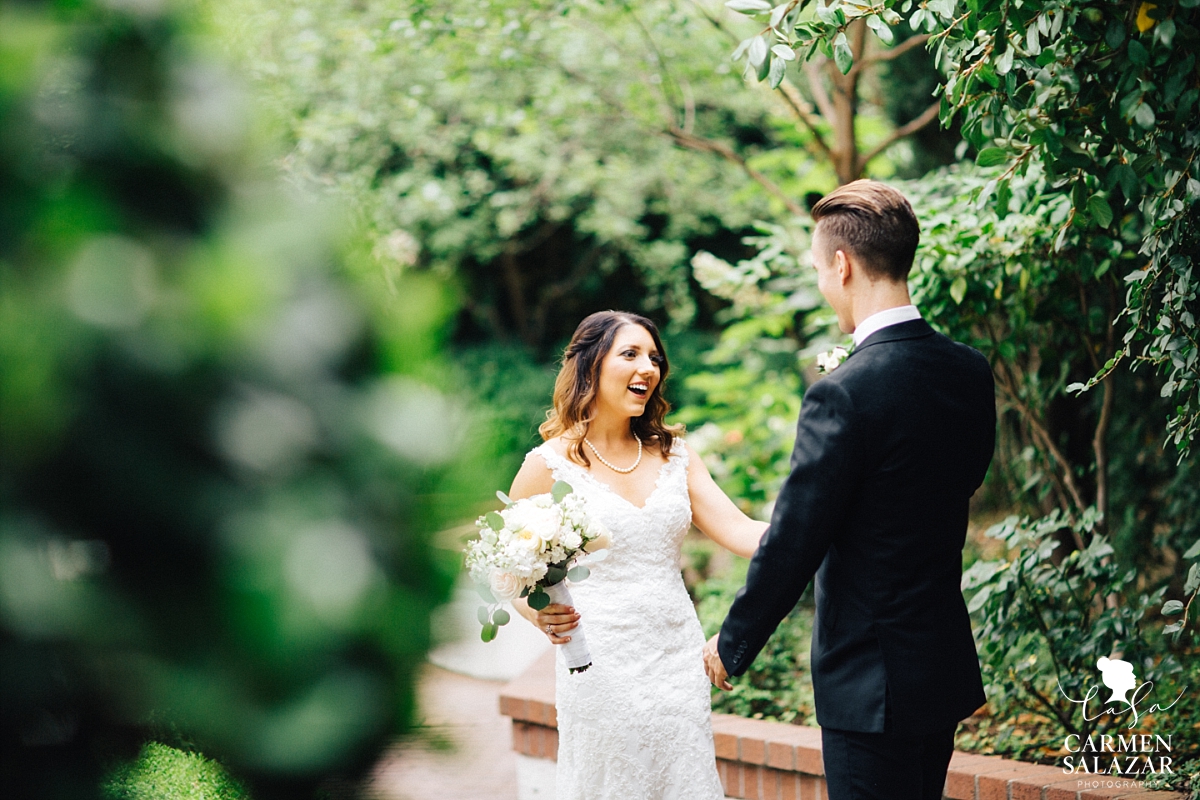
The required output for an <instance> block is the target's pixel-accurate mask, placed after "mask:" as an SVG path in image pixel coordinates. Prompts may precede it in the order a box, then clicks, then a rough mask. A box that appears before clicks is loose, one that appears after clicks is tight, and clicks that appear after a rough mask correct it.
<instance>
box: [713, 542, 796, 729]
mask: <svg viewBox="0 0 1200 800" xmlns="http://www.w3.org/2000/svg"><path fill="white" fill-rule="evenodd" d="M749 563H750V562H749V561H747V560H746V559H743V558H739V559H737V560H736V561H735V562H734V566H733V568H732V569H730V570H728V571H726V572H725V573H724V574H722V575H719V576H717V577H713V578H710V579H709V580H707V581H705V582H704V583H702V584H700V585H699V586H697V587H696V590H695V593H696V597H697V599H698V605H697V613H698V614H699V615H700V624H701V625H702V626H703V627H704V635H705V636H706V637H711V636H713V635H714V634H716V633H717V632H718V631H719V630H720V629H721V623H722V622H724V621H725V615H726V614H728V613H729V607H730V606H731V605H732V604H733V598H734V596H735V595H736V594H737V590H738V589H740V588H741V587H742V585H743V584H744V583H745V582H746V568H747V567H748V566H749ZM812 616H813V609H812V606H811V605H809V604H807V603H806V602H805V601H804V600H802V601H801V603H800V604H798V605H797V606H796V608H795V609H793V610H792V612H791V613H790V614H788V616H787V617H785V618H784V620H783V622H781V623H780V625H779V628H778V629H777V630H776V631H775V633H774V635H772V636H771V639H770V640H769V641H768V642H767V646H766V647H764V648H763V651H762V653H760V654H759V656H758V658H756V659H755V660H754V663H753V664H751V665H750V669H749V670H748V671H747V672H746V674H744V675H741V676H739V677H737V678H732V679H731V680H730V683H732V684H733V689H732V690H731V691H722V690H720V689H716V688H714V689H713V701H712V702H713V711H717V712H720V713H725V714H738V715H740V716H743V717H752V718H754V719H767V720H773V721H776V722H790V723H795V724H797V725H815V724H816V708H815V706H814V705H813V696H812V679H811V678H810V677H809V674H808V650H809V644H810V639H811V634H812Z"/></svg>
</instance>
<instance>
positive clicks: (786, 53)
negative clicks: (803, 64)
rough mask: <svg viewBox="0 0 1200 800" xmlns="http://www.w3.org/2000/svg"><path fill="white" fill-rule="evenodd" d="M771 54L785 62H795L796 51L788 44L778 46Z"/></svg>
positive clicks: (773, 48)
mask: <svg viewBox="0 0 1200 800" xmlns="http://www.w3.org/2000/svg"><path fill="white" fill-rule="evenodd" d="M771 52H772V53H774V54H775V55H777V56H779V57H780V58H782V59H783V60H784V61H795V60H796V51H795V50H793V49H792V48H790V47H788V46H787V45H786V44H777V45H775V46H774V47H772V48H771Z"/></svg>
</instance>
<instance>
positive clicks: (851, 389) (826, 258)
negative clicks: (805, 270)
mask: <svg viewBox="0 0 1200 800" xmlns="http://www.w3.org/2000/svg"><path fill="white" fill-rule="evenodd" d="M812 216H813V219H814V220H815V221H816V223H817V227H816V230H815V232H814V234H813V240H812V251H813V263H814V266H815V267H816V271H817V287H818V288H819V289H820V291H821V294H822V295H824V297H825V299H826V300H827V301H828V302H829V305H830V306H832V307H833V310H834V311H835V312H836V313H837V319H838V325H839V326H840V327H841V329H842V331H844V332H846V333H853V335H854V350H853V351H852V353H851V354H850V357H849V358H848V359H846V361H845V362H844V363H843V364H842V365H841V366H839V367H837V369H836V370H834V371H833V372H832V374H830V375H829V376H828V377H826V378H823V379H822V380H820V381H818V382H817V383H816V384H815V385H814V386H813V387H812V388H811V389H809V391H808V392H807V393H806V394H805V396H804V403H803V406H802V408H801V411H800V420H799V424H798V426H797V430H796V446H795V450H794V451H793V452H792V471H791V474H790V475H789V476H788V478H787V481H786V482H785V483H784V485H783V488H782V490H781V491H780V493H779V497H778V499H777V500H776V502H775V511H774V513H773V515H772V517H771V526H770V527H769V528H768V529H767V532H766V533H765V534H764V535H763V539H762V542H761V544H760V545H759V548H758V551H757V552H756V553H755V554H754V558H753V559H752V560H751V562H750V571H749V574H748V575H747V576H746V585H745V587H744V588H742V589H741V590H740V591H739V592H738V595H737V599H736V600H735V601H734V603H733V607H732V608H730V610H729V616H728V617H727V618H726V619H725V623H724V624H723V625H722V627H721V632H720V634H718V635H717V636H714V637H713V638H712V639H711V640H710V641H709V642H708V644H707V645H705V648H704V661H705V668H706V669H707V671H708V676H709V679H710V680H711V681H712V682H713V684H714V685H716V686H719V687H722V688H726V689H728V688H731V687H730V685H729V683H728V681H727V680H726V679H727V677H728V676H729V675H740V674H742V673H743V672H745V671H746V669H747V668H748V667H749V666H750V663H751V662H752V661H753V660H754V658H755V656H756V655H758V652H759V651H760V650H761V649H762V647H763V645H764V644H766V641H767V638H768V637H770V635H771V633H772V632H773V631H774V630H775V628H776V626H777V625H778V624H779V622H780V620H781V619H783V617H784V616H785V615H786V614H787V613H788V612H789V611H791V610H792V607H793V606H795V604H796V601H797V600H798V599H799V597H800V595H801V593H802V592H803V591H804V589H805V587H806V586H807V585H808V582H809V580H810V579H812V578H813V576H814V574H815V576H816V587H815V597H816V605H817V615H816V621H815V623H814V627H813V641H812V657H811V661H812V663H811V669H812V680H813V689H814V691H815V695H816V706H817V721H818V722H819V723H820V725H821V741H822V750H823V753H824V761H825V780H826V782H827V785H828V787H829V797H830V798H831V800H862V799H864V798H886V799H887V800H926V798H928V800H936V799H937V798H941V796H942V789H943V786H944V784H945V780H946V769H947V767H948V765H949V763H950V755H951V752H952V751H953V747H954V732H955V729H956V728H957V726H958V722H959V721H960V720H962V719H964V718H965V717H967V716H970V714H971V713H972V712H973V711H975V709H977V708H978V707H979V706H981V705H982V704H983V702H984V695H983V685H982V681H981V679H980V674H979V662H978V659H977V657H976V655H975V643H974V640H973V639H972V637H971V624H970V621H969V620H968V618H967V609H966V605H965V604H964V603H963V597H962V593H961V591H960V589H959V582H960V580H961V577H962V547H963V542H964V539H965V536H966V529H967V505H968V501H969V500H970V498H971V495H972V494H973V493H974V492H975V490H976V489H977V488H978V487H979V485H980V483H981V482H982V481H983V477H984V473H986V472H987V468H988V464H989V463H990V462H991V458H992V449H993V447H994V444H995V429H996V410H995V409H996V406H995V400H994V396H993V385H992V373H991V369H990V368H989V366H988V362H987V360H986V359H985V358H984V357H983V356H982V355H981V354H980V353H978V352H977V351H975V350H972V349H971V348H969V347H966V346H965V345H961V344H957V343H955V342H953V341H951V340H949V339H947V338H946V337H945V336H942V335H941V334H939V333H936V332H935V331H934V330H933V328H931V327H929V325H928V324H927V323H926V322H925V321H924V320H922V319H921V315H920V313H919V312H918V311H917V309H916V308H915V307H914V306H913V305H912V301H911V300H910V299H909V294H908V286H907V282H906V281H907V277H908V273H909V270H910V269H911V267H912V261H913V255H914V253H915V252H916V249H917V241H918V239H919V236H920V234H919V230H918V227H917V220H916V216H915V215H914V214H913V210H912V207H911V206H910V205H909V204H908V201H907V200H905V198H904V196H903V195H901V194H900V193H899V192H897V191H896V190H895V189H892V188H890V187H888V186H886V185H884V184H881V183H877V182H875V181H867V180H860V181H855V182H854V183H850V184H847V185H845V186H842V187H841V188H839V189H837V190H836V191H834V192H832V193H830V194H829V195H827V196H825V197H824V198H823V199H822V200H821V201H820V202H819V203H817V204H816V206H814V207H813V211H812Z"/></svg>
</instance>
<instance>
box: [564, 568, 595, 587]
mask: <svg viewBox="0 0 1200 800" xmlns="http://www.w3.org/2000/svg"><path fill="white" fill-rule="evenodd" d="M591 574H592V571H591V570H590V569H588V568H587V567H585V566H582V565H581V566H577V567H572V568H571V569H570V570H569V571H568V572H567V577H568V578H570V579H571V580H572V581H574V582H576V583H578V582H579V581H582V580H586V579H587V577H588V576H589V575H591Z"/></svg>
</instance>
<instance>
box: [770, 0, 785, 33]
mask: <svg viewBox="0 0 1200 800" xmlns="http://www.w3.org/2000/svg"><path fill="white" fill-rule="evenodd" d="M787 11H788V4H787V3H780V4H779V5H777V6H775V8H773V9H771V19H770V21H769V22H768V23H767V25H768V26H769V27H771V28H778V27H779V23H780V22H782V21H783V15H784V14H786V13H787Z"/></svg>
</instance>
